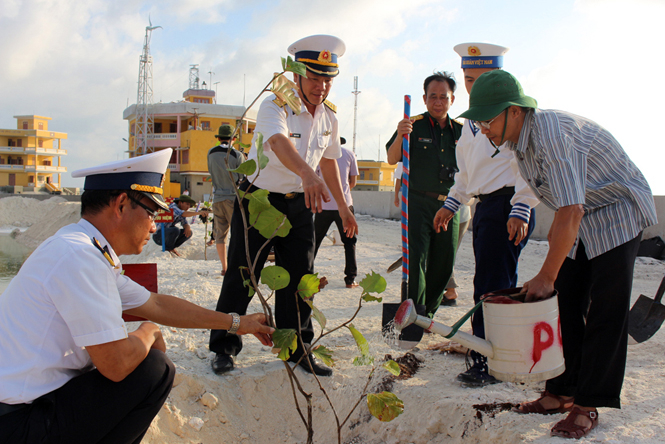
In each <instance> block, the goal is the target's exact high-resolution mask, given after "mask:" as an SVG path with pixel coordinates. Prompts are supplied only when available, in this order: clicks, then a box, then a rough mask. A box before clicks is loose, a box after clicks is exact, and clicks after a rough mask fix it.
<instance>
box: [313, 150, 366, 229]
mask: <svg viewBox="0 0 665 444" xmlns="http://www.w3.org/2000/svg"><path fill="white" fill-rule="evenodd" d="M319 168H321V175H322V176H323V180H325V182H326V185H327V186H328V189H329V190H330V194H332V195H333V198H334V199H335V202H336V203H337V209H338V210H339V217H341V218H342V222H343V224H344V232H345V233H346V236H347V237H353V236H354V235H355V234H356V233H357V232H358V224H357V223H356V218H355V217H353V214H352V213H351V210H349V206H348V205H347V203H346V200H345V199H344V193H343V192H342V182H341V181H340V178H339V167H338V166H337V161H336V160H335V159H326V158H325V157H324V158H322V159H321V161H320V162H319ZM354 177H355V176H354Z"/></svg>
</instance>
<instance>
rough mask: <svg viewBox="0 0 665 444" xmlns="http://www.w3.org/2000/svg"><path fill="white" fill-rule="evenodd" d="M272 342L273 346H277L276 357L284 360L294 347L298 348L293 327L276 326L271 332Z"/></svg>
mask: <svg viewBox="0 0 665 444" xmlns="http://www.w3.org/2000/svg"><path fill="white" fill-rule="evenodd" d="M272 342H273V344H275V348H279V349H280V350H279V354H278V355H277V357H278V358H279V359H281V360H282V361H286V360H287V359H289V356H291V353H293V352H294V351H295V350H296V348H298V337H297V336H296V331H295V330H294V329H293V328H278V329H276V330H275V331H274V332H273V333H272Z"/></svg>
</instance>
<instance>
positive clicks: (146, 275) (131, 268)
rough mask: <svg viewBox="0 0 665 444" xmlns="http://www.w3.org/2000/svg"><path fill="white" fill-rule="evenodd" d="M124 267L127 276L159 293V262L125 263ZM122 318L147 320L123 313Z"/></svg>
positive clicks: (130, 320)
mask: <svg viewBox="0 0 665 444" xmlns="http://www.w3.org/2000/svg"><path fill="white" fill-rule="evenodd" d="M122 269H123V271H124V272H125V276H127V277H128V278H130V279H131V280H133V281H134V282H136V283H137V284H139V285H142V286H144V287H145V288H146V289H147V290H148V291H150V292H152V293H157V292H158V291H157V264H123V265H122ZM122 318H123V319H124V320H125V321H126V322H134V321H145V320H146V319H145V318H141V317H138V316H132V315H130V314H123V315H122Z"/></svg>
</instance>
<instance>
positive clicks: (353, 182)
mask: <svg viewBox="0 0 665 444" xmlns="http://www.w3.org/2000/svg"><path fill="white" fill-rule="evenodd" d="M356 182H358V176H349V189H350V190H352V189H353V187H355V186H356Z"/></svg>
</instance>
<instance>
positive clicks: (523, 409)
mask: <svg viewBox="0 0 665 444" xmlns="http://www.w3.org/2000/svg"><path fill="white" fill-rule="evenodd" d="M544 398H554V399H556V400H557V401H559V407H557V408H555V409H546V408H545V407H543V405H542V404H541V403H540V400H541V399H544ZM574 405H575V400H574V399H573V398H571V399H567V400H566V399H563V398H562V397H561V396H558V395H555V394H553V393H550V392H548V391H547V390H545V391H544V392H543V394H542V396H541V397H540V398H538V399H536V400H535V401H529V402H523V403H521V404H520V405H519V406H517V407H513V408H512V409H511V411H513V412H515V413H520V414H523V415H525V414H527V413H538V414H540V415H554V414H556V413H565V412H570V411H571V410H572V409H573V406H574Z"/></svg>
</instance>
